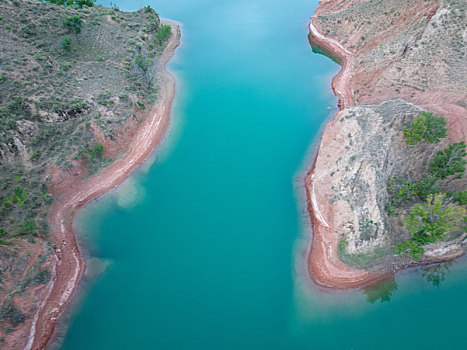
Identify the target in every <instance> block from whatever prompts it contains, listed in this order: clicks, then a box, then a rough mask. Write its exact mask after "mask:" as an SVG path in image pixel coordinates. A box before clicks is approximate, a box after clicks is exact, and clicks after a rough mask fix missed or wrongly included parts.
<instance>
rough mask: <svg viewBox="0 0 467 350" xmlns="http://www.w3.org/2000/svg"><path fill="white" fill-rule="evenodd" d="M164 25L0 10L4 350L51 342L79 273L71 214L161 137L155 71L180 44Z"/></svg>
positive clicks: (167, 89) (164, 81) (15, 7)
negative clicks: (67, 20)
mask: <svg viewBox="0 0 467 350" xmlns="http://www.w3.org/2000/svg"><path fill="white" fill-rule="evenodd" d="M90 3H91V2H90ZM67 18H68V19H71V21H74V23H75V24H76V26H77V27H79V28H78V29H76V26H75V27H67V26H66V25H65V20H66V19H67ZM172 25H173V27H174V29H175V30H171V28H170V25H169V24H163V23H161V21H160V20H159V17H158V15H157V13H156V12H155V11H154V10H153V9H151V8H150V7H146V8H145V9H142V10H140V11H137V12H133V13H124V12H121V11H119V10H118V9H116V8H112V9H110V8H104V7H101V6H91V7H88V6H84V7H82V8H80V7H79V6H75V5H72V6H68V7H65V6H58V5H55V4H51V3H49V2H44V1H39V0H25V1H21V2H20V1H2V2H0V38H1V39H0V44H1V47H2V50H1V51H0V92H1V93H0V168H1V172H0V183H1V188H0V228H1V231H0V236H1V237H0V326H1V329H2V333H1V334H0V342H2V343H3V346H5V347H6V348H8V349H23V348H25V347H26V348H28V349H29V348H33V349H36V348H42V347H43V346H44V345H45V344H46V343H47V341H48V340H49V339H50V336H51V335H52V332H53V330H54V325H55V323H56V321H57V319H58V317H59V316H60V314H61V312H62V311H63V309H64V307H65V306H66V304H67V302H68V301H69V299H70V297H71V295H72V293H73V291H74V288H75V286H76V283H77V280H78V278H79V276H80V274H81V271H82V264H81V259H80V254H79V250H78V247H77V245H76V241H75V238H74V234H73V230H72V225H71V224H72V218H73V214H74V212H75V211H76V210H77V209H78V208H79V207H80V206H82V205H83V204H85V203H86V202H87V201H89V200H90V199H92V198H94V197H96V196H97V195H99V194H102V193H103V192H104V191H105V190H107V189H108V188H111V187H113V186H114V185H115V184H117V183H118V182H121V181H122V180H123V179H124V177H125V176H127V175H128V173H129V172H130V171H131V170H132V169H133V168H134V167H135V166H136V165H138V164H140V163H141V162H142V161H143V160H144V159H145V158H146V157H147V156H148V154H149V153H150V152H151V150H152V149H153V148H154V146H155V145H156V143H157V142H158V141H159V140H160V139H161V137H162V135H163V132H164V130H165V128H166V126H167V123H168V113H169V111H170V102H171V99H172V97H173V93H174V80H173V78H172V77H171V76H170V75H169V74H168V73H167V72H166V71H165V69H164V66H165V63H166V62H167V60H168V59H169V58H170V57H171V56H172V54H173V51H174V50H175V48H176V47H177V45H178V42H179V32H178V28H177V26H176V25H174V24H173V23H172ZM109 165H110V166H109ZM102 169H104V170H102Z"/></svg>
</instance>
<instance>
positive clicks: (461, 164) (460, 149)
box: [430, 141, 467, 179]
mask: <svg viewBox="0 0 467 350" xmlns="http://www.w3.org/2000/svg"><path fill="white" fill-rule="evenodd" d="M466 155H467V153H466V151H465V142H464V141H462V142H457V143H453V144H451V145H449V147H447V148H446V149H444V150H442V151H438V153H436V155H435V157H434V158H433V160H432V161H431V162H430V173H431V174H432V175H433V176H436V177H439V178H442V179H444V178H446V177H448V176H451V175H458V176H459V177H461V176H463V175H464V172H465V165H466V164H467V161H466V160H465V159H464V157H465V156H466Z"/></svg>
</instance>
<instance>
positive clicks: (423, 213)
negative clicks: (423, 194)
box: [397, 193, 467, 260]
mask: <svg viewBox="0 0 467 350" xmlns="http://www.w3.org/2000/svg"><path fill="white" fill-rule="evenodd" d="M466 213H467V211H466V209H465V208H463V207H460V206H458V205H451V204H449V200H447V199H446V194H444V193H439V194H435V195H432V194H431V195H429V196H428V198H427V201H426V203H418V204H415V205H413V206H412V208H411V209H410V213H409V214H407V215H406V216H405V218H404V221H405V227H406V228H407V230H408V231H409V232H410V233H411V235H412V236H411V238H410V239H408V240H407V241H404V242H402V243H401V244H398V245H397V253H398V254H401V253H406V252H407V253H409V254H410V255H411V256H412V258H413V259H414V260H419V259H420V255H421V254H423V253H424V252H425V251H424V249H423V248H422V246H423V245H425V244H429V243H435V242H437V241H443V240H444V238H445V236H446V234H448V233H451V232H455V231H457V230H460V229H462V227H463V225H464V220H465V219H464V218H465V217H466Z"/></svg>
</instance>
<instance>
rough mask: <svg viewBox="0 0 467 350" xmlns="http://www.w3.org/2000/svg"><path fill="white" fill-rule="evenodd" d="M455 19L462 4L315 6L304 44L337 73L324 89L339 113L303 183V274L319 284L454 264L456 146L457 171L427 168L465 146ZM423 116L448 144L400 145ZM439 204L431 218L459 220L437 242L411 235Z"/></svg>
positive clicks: (466, 88) (466, 119)
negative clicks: (308, 247)
mask: <svg viewBox="0 0 467 350" xmlns="http://www.w3.org/2000/svg"><path fill="white" fill-rule="evenodd" d="M466 10H467V7H466V4H465V2H461V1H450V2H447V1H422V0H410V1H409V0H390V1H382V0H371V1H356V2H342V1H332V0H328V1H321V2H320V5H319V7H318V9H317V10H316V15H315V16H314V17H312V24H311V27H310V28H311V33H310V42H311V44H312V46H313V47H314V48H316V49H317V50H321V51H322V52H325V53H326V54H328V55H330V56H332V57H333V58H334V59H336V60H337V61H339V62H340V63H341V65H342V66H343V68H342V71H341V72H340V73H339V74H338V76H336V77H335V78H334V80H333V88H334V91H335V92H336V94H337V96H338V98H339V106H340V109H341V111H340V112H339V113H338V114H337V115H336V116H335V117H334V120H333V121H332V122H331V123H330V124H328V125H327V127H326V130H325V132H324V135H323V137H322V140H321V144H320V148H319V152H318V155H317V158H316V161H315V164H314V168H313V170H312V172H311V173H310V174H309V176H308V178H307V190H308V194H309V199H310V200H309V208H310V213H311V216H312V221H313V231H314V237H313V247H312V251H311V254H310V257H309V270H310V274H311V275H312V276H313V278H314V279H315V280H316V281H317V282H318V283H320V284H322V285H326V286H330V287H337V288H346V287H354V286H360V285H362V284H367V283H369V282H371V281H374V280H377V279H380V278H381V277H383V276H386V275H388V274H392V273H394V272H395V271H397V270H400V269H402V268H406V267H409V266H414V265H418V264H429V263H433V262H439V261H446V260H449V259H453V258H455V257H459V256H461V255H463V254H464V251H465V246H466V234H465V228H463V225H462V223H461V222H462V220H465V204H466V203H465V199H462V198H464V197H465V192H463V191H465V190H466V189H467V181H466V180H465V179H464V176H463V175H464V172H465V160H463V156H462V154H463V152H462V149H464V150H465V145H462V144H458V146H455V147H457V148H458V149H457V148H456V152H457V153H458V154H459V156H458V157H457V158H456V162H457V163H458V164H459V168H458V169H457V171H456V172H453V173H449V175H446V176H445V173H446V171H445V170H446V169H448V166H449V162H445V163H442V164H441V163H440V162H438V163H437V164H435V163H436V161H435V158H436V157H438V158H436V159H438V160H439V159H440V158H441V156H440V155H439V152H443V151H444V150H447V149H448V147H449V145H452V144H455V143H459V142H462V141H464V142H465V141H466V130H467V129H466V126H467V124H466V123H467V110H466V109H467V74H466V73H467V72H466V69H467V66H466V64H465V54H466V50H465V47H466V44H467V35H466V34H467V31H466V25H467V20H466V14H465V11H466ZM426 113H431V114H430V117H429V118H431V116H434V119H430V120H434V121H436V122H438V120H439V123H442V120H445V121H446V126H445V128H446V129H447V135H443V137H441V138H440V139H439V140H436V142H428V141H427V140H425V139H423V138H422V139H421V140H418V141H417V142H413V144H411V143H410V142H408V140H407V136H406V133H405V131H404V130H405V129H410V128H411V126H413V125H414V124H412V123H413V122H414V120H416V119H417V118H418V117H419V116H422V117H423V118H425V116H426V115H427V114H426ZM437 117H441V118H440V119H437ZM427 118H428V117H427ZM417 120H418V121H420V119H417ZM418 121H417V122H418ZM417 122H415V124H417ZM444 152H446V151H444ZM452 155H453V154H452ZM464 155H465V153H464ZM453 159H454V156H453ZM464 159H465V157H464ZM437 166H438V167H440V169H441V170H440V169H439V168H436V167H437ZM441 173H443V175H442V176H441V175H440V174H441ZM438 194H441V195H442V197H439V198H442V199H440V200H441V202H442V203H441V204H440V205H441V207H442V208H443V209H442V210H443V211H442V212H441V213H444V211H446V212H448V211H449V212H452V211H456V213H457V214H458V215H457V216H456V220H455V221H456V222H455V223H454V221H452V222H450V223H449V224H450V225H451V224H452V226H453V227H450V228H446V229H444V228H445V227H444V226H443V227H444V228H443V230H441V231H443V234H440V236H439V239H436V240H435V239H434V238H432V237H435V236H436V235H437V234H438V232H440V231H436V230H435V229H434V226H431V227H430V228H429V229H427V227H428V226H427V225H425V226H424V227H422V226H417V229H418V230H419V231H417V232H416V233H413V231H414V230H415V228H414V226H413V225H415V224H414V222H415V221H416V222H417V225H422V224H421V222H425V221H424V220H428V221H426V222H428V223H429V225H438V226H439V225H440V221H439V217H440V216H439V215H438V216H436V215H435V216H433V217H431V218H424V219H421V217H418V216H416V215H415V214H414V213H415V212H416V210H418V208H428V207H429V204H428V203H429V201H430V199H429V198H430V197H429V196H430V195H431V196H433V199H432V200H433V201H434V200H435V198H437V197H436V195H438ZM462 196H464V197H462ZM411 213H412V214H413V215H412V214H411ZM411 215H412V216H411ZM414 215H415V216H414ZM430 215H431V214H430ZM441 216H442V215H441ZM410 218H412V219H413V220H412V219H410ZM414 218H415V219H414ZM410 220H412V221H411V222H410ZM417 220H422V221H417ZM412 224H413V225H412ZM411 225H412V226H411ZM447 226H449V225H446V227H447ZM409 229H410V230H412V231H409ZM424 230H428V231H424ZM416 239H418V241H417V242H415V241H416ZM404 244H405V245H404ZM409 245H410V247H411V249H408V248H407V247H408V246H409ZM404 247H405V248H407V249H405V250H404V249H403V248H404ZM415 252H417V253H415ZM408 253H411V254H408Z"/></svg>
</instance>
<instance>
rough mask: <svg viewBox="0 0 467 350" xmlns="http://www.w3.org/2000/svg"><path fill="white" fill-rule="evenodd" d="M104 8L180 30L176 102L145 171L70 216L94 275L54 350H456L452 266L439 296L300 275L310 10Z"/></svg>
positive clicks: (323, 92) (180, 5) (241, 5)
mask: <svg viewBox="0 0 467 350" xmlns="http://www.w3.org/2000/svg"><path fill="white" fill-rule="evenodd" d="M103 4H105V5H109V4H108V3H105V2H104V3H103ZM115 4H116V5H117V6H119V7H120V9H121V10H124V11H130V10H137V9H138V8H141V7H143V6H146V5H151V7H153V8H154V9H156V11H158V12H159V14H160V15H161V17H167V18H172V19H174V20H177V21H180V22H181V23H182V45H181V46H180V47H179V48H178V49H177V52H176V56H175V59H174V60H173V61H171V63H170V64H169V68H170V70H171V71H172V72H174V74H175V75H176V77H177V89H178V91H177V96H176V99H175V101H174V107H173V112H172V119H171V126H170V128H169V132H168V135H167V137H166V138H165V140H164V141H163V144H162V145H161V146H160V147H159V149H158V150H157V152H156V154H155V156H154V159H153V161H151V162H150V163H149V165H146V166H144V167H142V168H141V169H139V170H138V171H137V172H136V173H135V174H134V175H133V176H132V177H131V178H130V179H129V180H128V181H126V182H125V183H124V184H123V185H122V186H120V187H119V188H117V189H116V190H115V191H113V192H112V193H110V194H108V195H106V196H104V197H102V198H101V199H99V200H98V201H94V202H92V203H91V204H90V205H88V206H87V207H86V208H84V209H83V210H82V211H81V213H80V215H79V216H78V217H77V222H76V227H77V228H78V229H79V232H80V236H81V240H82V241H83V244H84V247H85V248H86V253H87V255H89V256H90V257H92V258H93V259H97V260H98V261H102V262H105V264H104V265H105V269H104V268H103V269H102V271H103V272H102V273H101V274H100V275H99V276H98V277H96V278H95V279H94V281H93V283H91V284H89V288H86V287H84V289H85V292H84V294H83V295H84V296H83V297H82V298H80V300H79V301H78V302H79V305H78V306H77V307H75V309H74V312H73V314H72V316H71V320H70V325H69V328H68V331H67V334H66V337H65V339H64V342H63V345H62V346H61V348H62V349H66V350H72V349H80V350H81V349H309V348H316V349H323V348H326V349H374V348H378V349H394V348H412V349H414V348H415V349H418V348H423V349H438V348H445V349H461V348H466V347H467V341H466V340H465V338H464V337H462V334H463V330H464V329H465V327H466V322H465V320H464V317H463V315H464V314H465V312H466V311H467V306H466V303H465V302H464V298H465V295H466V294H467V281H466V279H465V275H466V272H467V264H466V263H465V260H461V261H459V262H456V263H454V264H452V265H451V266H450V267H449V268H450V272H449V274H447V275H446V276H445V279H444V280H443V281H441V282H440V285H439V287H435V286H433V283H432V282H428V281H427V279H428V278H427V276H426V274H425V277H423V278H422V276H421V274H422V273H421V272H420V271H418V270H416V271H411V272H408V273H403V274H400V275H398V276H397V278H396V280H394V281H388V283H386V284H385V285H384V286H381V287H380V288H379V289H374V290H371V289H370V290H353V291H346V292H343V291H324V290H322V289H320V288H318V287H316V286H313V284H312V283H311V282H310V280H309V279H308V277H307V274H306V266H305V259H306V252H307V249H308V245H309V235H310V232H309V226H308V225H309V219H308V216H307V213H306V208H305V202H304V194H303V182H302V179H303V176H304V174H305V172H306V171H307V170H308V168H309V167H310V166H311V154H312V146H311V145H312V143H313V140H316V137H317V136H318V135H319V130H320V128H321V127H322V123H323V122H324V121H325V120H326V118H327V117H328V116H329V114H330V113H334V112H333V111H335V109H334V106H335V105H336V99H335V98H334V96H332V92H331V89H330V81H331V78H332V76H333V75H334V74H336V73H337V71H338V69H339V67H338V66H337V65H336V64H335V63H334V62H332V61H331V60H330V59H328V58H327V57H325V56H322V55H319V54H315V53H313V52H312V49H311V48H310V46H309V43H308V39H307V34H308V28H307V24H308V21H309V17H310V15H312V14H313V11H314V8H315V7H316V6H317V5H318V1H315V0H311V1H304V0H298V1H294V2H289V1H279V0H269V1H266V0H250V1H247V0H238V1H210V0H200V1H196V2H194V1H188V0H170V1H169V0H160V1H152V0H149V1H147V2H142V1H141V2H135V1H129V0H127V1H125V0H122V1H116V2H115ZM104 265H103V266H104Z"/></svg>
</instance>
